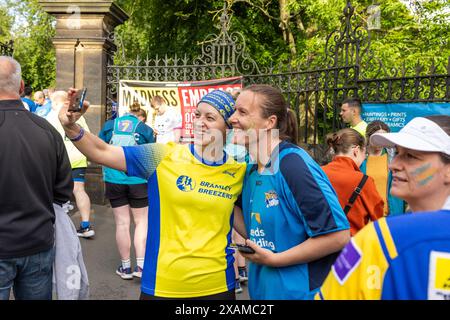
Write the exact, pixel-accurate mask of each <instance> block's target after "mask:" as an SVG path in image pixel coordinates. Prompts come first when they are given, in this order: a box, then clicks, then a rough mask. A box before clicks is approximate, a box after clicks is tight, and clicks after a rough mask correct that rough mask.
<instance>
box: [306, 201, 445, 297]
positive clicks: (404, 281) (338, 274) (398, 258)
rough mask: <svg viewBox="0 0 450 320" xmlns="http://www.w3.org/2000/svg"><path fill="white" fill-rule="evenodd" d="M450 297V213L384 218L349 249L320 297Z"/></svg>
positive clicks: (361, 234) (368, 226)
mask: <svg viewBox="0 0 450 320" xmlns="http://www.w3.org/2000/svg"><path fill="white" fill-rule="evenodd" d="M315 298H316V299H317V300H319V299H327V300H380V299H381V300H425V299H430V300H431V299H432V300H435V299H445V300H449V299H450V210H441V211H435V212H421V213H413V214H409V215H402V216H393V217H387V218H382V219H380V220H378V221H376V222H374V223H371V224H369V225H367V226H366V227H364V228H363V229H362V230H361V231H359V233H357V234H356V236H355V237H354V238H352V240H351V242H350V243H349V244H348V245H347V246H346V247H345V248H344V250H343V251H342V253H341V255H340V256H339V258H338V259H337V260H336V262H335V264H334V265H333V267H332V270H331V272H330V274H329V275H328V277H327V279H326V280H325V282H324V284H323V286H322V288H321V289H320V293H318V294H317V295H316V297H315Z"/></svg>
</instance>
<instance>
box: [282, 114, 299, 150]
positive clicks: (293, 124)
mask: <svg viewBox="0 0 450 320" xmlns="http://www.w3.org/2000/svg"><path fill="white" fill-rule="evenodd" d="M285 123H286V128H283V129H284V130H281V126H280V139H281V140H289V141H290V142H292V143H293V144H297V139H298V122H297V115H296V114H295V112H294V110H292V109H287V121H286V122H285Z"/></svg>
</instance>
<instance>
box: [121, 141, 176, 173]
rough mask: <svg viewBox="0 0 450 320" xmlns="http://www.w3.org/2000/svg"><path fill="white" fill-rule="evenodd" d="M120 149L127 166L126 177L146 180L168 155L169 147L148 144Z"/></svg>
mask: <svg viewBox="0 0 450 320" xmlns="http://www.w3.org/2000/svg"><path fill="white" fill-rule="evenodd" d="M122 148H123V151H124V154H125V161H126V164H127V175H128V176H133V177H139V178H143V179H145V180H148V179H149V178H150V176H151V175H152V174H153V173H154V172H155V171H156V168H157V167H158V165H159V164H160V163H161V161H162V160H163V159H164V157H165V156H166V155H167V154H168V153H169V151H170V149H171V146H170V145H164V144H160V143H148V144H142V145H138V146H129V147H122Z"/></svg>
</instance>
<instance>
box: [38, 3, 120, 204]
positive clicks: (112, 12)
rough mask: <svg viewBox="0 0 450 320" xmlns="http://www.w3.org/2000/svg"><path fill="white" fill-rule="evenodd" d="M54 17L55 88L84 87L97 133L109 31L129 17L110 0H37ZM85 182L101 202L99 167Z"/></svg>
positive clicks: (101, 115)
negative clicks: (86, 90)
mask: <svg viewBox="0 0 450 320" xmlns="http://www.w3.org/2000/svg"><path fill="white" fill-rule="evenodd" d="M39 4H40V5H41V6H42V8H43V9H44V10H45V11H46V12H47V13H49V14H51V15H53V16H54V17H55V18H56V35H55V37H54V38H53V45H54V47H55V50H56V89H57V90H67V89H68V88H69V87H76V88H81V87H87V89H88V92H87V98H86V99H87V100H89V102H90V104H91V106H90V109H89V110H88V112H87V113H86V115H85V118H86V121H87V123H88V125H89V128H90V130H91V131H92V132H93V133H94V134H97V133H98V132H99V131H100V129H101V126H102V125H103V123H104V121H105V116H106V64H107V54H108V53H112V52H113V51H115V49H116V48H115V45H114V43H113V42H112V41H111V40H110V39H108V35H109V34H110V33H111V32H112V31H113V30H114V28H115V27H116V26H118V25H120V24H122V23H124V22H125V21H126V20H127V19H128V15H127V14H126V13H125V12H124V11H123V10H122V9H121V8H119V7H118V6H117V5H116V4H114V3H113V1H112V0H97V1H93V0H78V1H70V0H39ZM87 179H88V180H89V181H88V182H87V184H86V186H87V188H88V192H89V194H90V196H91V200H92V202H94V203H103V202H104V200H103V195H102V193H103V183H102V181H101V169H100V168H99V167H98V166H93V167H90V168H89V169H88V177H87Z"/></svg>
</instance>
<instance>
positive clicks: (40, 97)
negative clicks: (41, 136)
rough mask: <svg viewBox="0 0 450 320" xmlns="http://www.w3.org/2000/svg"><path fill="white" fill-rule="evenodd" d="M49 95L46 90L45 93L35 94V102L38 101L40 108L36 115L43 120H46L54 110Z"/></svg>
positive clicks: (37, 109)
mask: <svg viewBox="0 0 450 320" xmlns="http://www.w3.org/2000/svg"><path fill="white" fill-rule="evenodd" d="M48 94H49V91H48V89H44V91H37V92H36V93H35V94H34V100H35V101H36V104H38V107H37V108H36V110H35V111H34V113H35V114H37V115H38V116H40V117H43V118H45V117H46V116H47V115H48V114H49V112H50V111H51V110H52V102H51V100H50V99H49V98H48Z"/></svg>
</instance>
